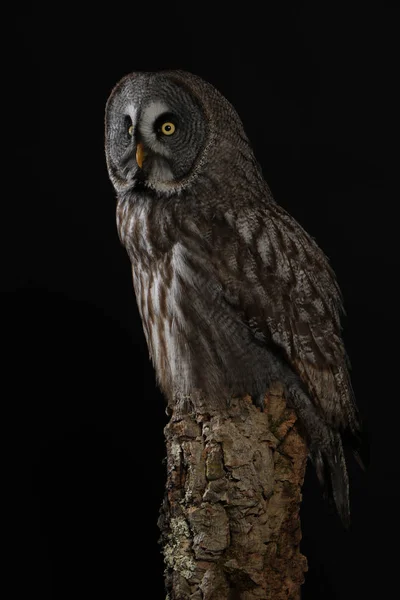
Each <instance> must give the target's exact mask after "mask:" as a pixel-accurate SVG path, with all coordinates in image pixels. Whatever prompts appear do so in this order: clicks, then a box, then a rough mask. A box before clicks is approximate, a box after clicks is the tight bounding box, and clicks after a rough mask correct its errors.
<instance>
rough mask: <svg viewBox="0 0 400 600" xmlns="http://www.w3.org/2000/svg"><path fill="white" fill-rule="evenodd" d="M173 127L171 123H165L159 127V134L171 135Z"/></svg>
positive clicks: (173, 130)
mask: <svg viewBox="0 0 400 600" xmlns="http://www.w3.org/2000/svg"><path fill="white" fill-rule="evenodd" d="M175 129H176V128H175V125H174V124H173V123H172V122H171V121H166V122H165V123H163V124H162V125H161V127H160V130H161V133H163V134H164V135H172V134H173V133H175Z"/></svg>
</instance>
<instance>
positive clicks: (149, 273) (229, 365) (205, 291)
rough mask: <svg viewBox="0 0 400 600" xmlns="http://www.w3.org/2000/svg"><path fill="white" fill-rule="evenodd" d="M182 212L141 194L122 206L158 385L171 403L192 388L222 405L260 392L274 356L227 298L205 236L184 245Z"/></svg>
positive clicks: (122, 232) (123, 232)
mask: <svg viewBox="0 0 400 600" xmlns="http://www.w3.org/2000/svg"><path fill="white" fill-rule="evenodd" d="M178 213H179V211H177V210H176V206H175V209H173V203H171V204H170V205H166V204H165V203H160V202H159V203H157V202H154V199H149V198H145V197H143V194H141V195H140V197H135V195H134V194H131V195H130V196H129V197H128V196H124V197H121V198H120V199H119V203H118V208H117V227H118V232H119V236H120V239H121V241H122V243H123V244H124V246H125V248H126V250H127V252H128V254H129V257H130V260H131V263H132V273H133V282H134V288H135V294H136V299H137V304H138V308H139V312H140V315H141V319H142V323H143V329H144V333H145V336H146V340H147V344H148V348H149V353H150V356H151V359H152V361H153V364H154V367H155V371H156V375H157V380H158V383H159V385H160V387H161V389H162V390H163V391H164V393H165V394H166V396H167V397H168V398H169V399H172V398H173V396H174V395H175V394H176V393H180V394H184V395H187V394H190V392H191V390H193V388H196V389H201V390H203V391H204V392H205V393H207V395H208V396H211V397H214V398H215V399H216V401H217V402H220V401H221V398H222V397H224V396H225V397H226V396H227V395H231V393H232V392H233V391H234V392H235V393H246V392H248V393H259V392H260V391H261V390H265V387H266V385H267V378H268V367H267V364H268V351H267V349H266V348H265V347H261V346H257V345H255V344H254V337H253V335H252V334H251V332H250V330H249V328H248V327H246V326H245V325H244V323H243V321H242V320H241V319H240V316H239V315H238V313H237V311H235V310H231V309H230V308H229V305H227V304H226V303H224V302H223V301H222V300H221V283H220V281H219V279H218V277H217V275H216V274H215V273H213V266H212V264H211V262H210V257H209V255H208V253H207V252H206V251H205V250H204V249H202V245H201V243H199V239H197V240H196V244H195V250H194V249H193V248H191V247H190V243H189V242H188V243H186V244H185V239H187V237H186V238H185V235H184V233H183V232H182V230H181V229H180V228H179V222H180V217H179V214H178ZM191 223H192V226H193V227H195V225H194V224H193V221H192V222H191ZM185 226H187V223H186V225H185ZM197 234H198V235H199V232H197ZM178 240H179V241H178ZM227 374H229V375H230V379H228V378H227Z"/></svg>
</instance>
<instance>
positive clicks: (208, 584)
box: [159, 384, 307, 600]
mask: <svg viewBox="0 0 400 600" xmlns="http://www.w3.org/2000/svg"><path fill="white" fill-rule="evenodd" d="M165 436H166V445H167V467H168V468H167V485H166V493H165V497H164V501H163V506H162V508H161V514H160V519H159V526H160V529H161V540H160V542H161V544H162V546H163V553H164V560H165V565H166V569H165V583H166V589H167V593H168V596H167V598H168V599H169V600H188V599H189V598H190V599H191V600H256V599H257V600H260V599H266V600H272V599H273V600H280V599H283V598H284V599H285V600H288V599H289V600H297V599H300V586H301V584H302V583H303V580H304V572H305V571H306V570H307V561H306V558H305V557H304V556H303V555H302V554H301V553H300V550H299V544H300V540H301V527H300V520H299V505H300V501H301V486H302V483H303V480H304V474H305V467H306V461H307V447H306V444H305V442H304V440H303V438H302V437H301V435H300V434H299V433H298V430H297V426H296V415H295V413H294V412H293V411H292V410H291V409H289V408H288V407H287V406H286V402H285V400H284V397H283V395H282V388H281V386H280V385H278V384H277V385H275V386H274V387H273V388H271V389H270V390H269V392H268V393H267V395H266V399H265V409H264V411H263V412H262V411H261V410H260V409H258V408H256V407H255V406H254V405H253V403H252V401H251V398H249V397H245V398H236V399H233V400H232V401H231V403H230V405H229V406H227V407H226V409H225V410H223V411H221V410H212V409H211V408H210V407H209V406H208V405H207V400H206V399H205V398H202V397H201V395H200V394H195V395H192V396H191V398H190V401H186V402H185V401H183V402H181V403H177V405H176V406H175V407H173V408H172V414H171V418H170V421H169V423H168V425H167V426H166V428H165Z"/></svg>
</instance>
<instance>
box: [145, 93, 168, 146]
mask: <svg viewBox="0 0 400 600" xmlns="http://www.w3.org/2000/svg"><path fill="white" fill-rule="evenodd" d="M168 111H169V108H168V106H167V105H166V104H165V103H164V102H161V101H158V100H157V101H155V102H152V103H151V104H149V105H148V106H146V108H145V109H144V111H143V113H142V115H141V118H140V123H139V130H140V133H141V134H142V136H143V141H144V143H145V144H146V145H147V146H148V147H149V148H151V150H153V152H156V153H158V154H161V155H162V156H165V157H169V156H170V153H169V152H168V149H167V148H166V147H165V146H164V145H163V144H160V142H159V141H158V140H157V136H156V134H155V132H154V123H155V121H156V120H157V119H158V117H159V116H160V115H162V114H163V113H165V112H168Z"/></svg>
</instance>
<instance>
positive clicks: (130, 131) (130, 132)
mask: <svg viewBox="0 0 400 600" xmlns="http://www.w3.org/2000/svg"><path fill="white" fill-rule="evenodd" d="M134 131H135V128H134V126H133V125H130V126H129V127H128V133H129V135H133V132H134Z"/></svg>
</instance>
